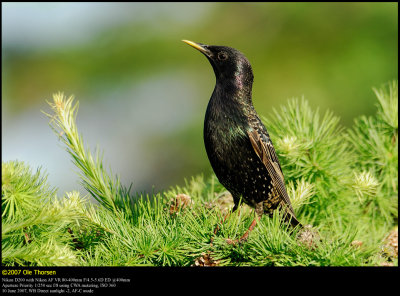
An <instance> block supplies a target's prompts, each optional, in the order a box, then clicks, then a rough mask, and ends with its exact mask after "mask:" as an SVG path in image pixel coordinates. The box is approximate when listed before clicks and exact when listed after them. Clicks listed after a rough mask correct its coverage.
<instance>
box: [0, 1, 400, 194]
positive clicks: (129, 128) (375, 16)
mask: <svg viewBox="0 0 400 296" xmlns="http://www.w3.org/2000/svg"><path fill="white" fill-rule="evenodd" d="M2 25H3V26H2V33H3V34H2V62H3V63H2V86H3V87H2V160H3V161H7V160H11V159H19V160H23V161H26V162H27V163H29V164H30V165H31V166H33V167H37V166H42V167H43V168H44V169H46V171H47V172H48V174H49V181H50V184H52V185H53V186H57V187H58V188H59V194H60V195H61V194H62V193H63V192H64V191H71V190H74V189H81V187H80V186H79V184H78V180H79V179H78V177H77V175H76V174H75V173H74V171H75V169H74V167H73V166H72V163H71V161H70V159H69V156H68V155H67V153H66V152H65V151H64V150H63V148H62V146H61V145H60V142H59V141H58V140H57V137H56V136H55V135H54V134H53V132H52V131H51V129H50V128H49V126H48V119H47V118H46V117H45V116H44V115H43V114H42V113H41V112H40V110H44V111H49V107H48V106H47V104H46V100H50V99H51V96H52V94H53V93H55V92H57V91H63V92H64V93H65V94H66V95H70V94H74V95H75V97H76V99H77V100H79V101H80V108H79V113H78V117H77V122H78V128H79V129H80V132H81V133H82V135H83V138H84V140H85V143H86V144H87V145H89V147H90V148H91V149H92V150H93V149H94V148H95V147H96V146H98V147H99V148H100V149H101V150H102V151H103V152H104V161H105V164H106V165H107V167H110V168H112V171H113V173H115V174H118V175H120V177H121V180H122V182H123V183H125V184H126V185H129V184H130V183H131V182H133V188H134V190H137V191H143V190H146V191H150V190H152V187H153V186H154V189H155V190H156V191H159V190H162V189H167V188H169V187H170V186H172V185H175V184H180V185H182V184H184V178H185V177H190V176H191V175H195V174H199V173H204V175H209V174H210V173H211V167H210V165H209V163H208V159H207V156H206V153H205V150H204V146H203V139H202V136H203V135H202V129H203V120H204V114H205V110H206V106H207V103H208V100H209V98H210V95H211V93H212V91H213V88H214V83H215V78H214V73H213V71H212V68H211V66H210V65H209V63H208V61H207V60H206V59H205V58H204V56H202V55H201V54H200V53H199V52H197V51H196V50H194V49H193V48H191V47H189V46H187V45H186V44H184V43H183V42H181V40H182V39H189V40H193V41H197V42H201V43H206V44H212V45H227V46H232V47H235V48H237V49H239V50H240V51H242V52H243V53H244V54H245V55H246V56H247V58H248V59H249V60H250V62H251V63H252V66H253V71H254V75H255V81H254V87H253V97H254V100H253V101H254V105H255V107H256V109H257V110H258V112H259V114H261V115H263V116H268V115H269V114H270V112H271V107H275V108H276V107H278V106H280V105H282V104H285V103H286V101H287V99H290V98H292V97H301V96H304V97H305V98H306V99H307V100H309V102H310V104H311V106H312V107H313V108H317V107H319V108H320V110H321V111H322V112H325V110H326V109H330V110H332V111H334V112H335V114H336V115H338V116H340V117H341V123H342V124H343V125H345V126H351V124H352V121H353V118H354V117H356V116H359V115H361V114H367V115H368V114H373V113H374V112H375V106H374V105H375V96H374V93H373V91H372V87H379V86H381V85H382V84H383V83H386V82H388V81H389V80H392V79H397V78H398V76H397V75H398V67H397V64H398V55H397V52H398V46H397V43H398V29H397V27H398V4H397V3H395V2H392V3H390V2H389V3H107V2H103V3H67V2H64V3H2ZM267 128H268V127H267Z"/></svg>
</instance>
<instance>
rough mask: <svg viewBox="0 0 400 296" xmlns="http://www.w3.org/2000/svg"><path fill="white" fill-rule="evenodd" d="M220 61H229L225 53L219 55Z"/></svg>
mask: <svg viewBox="0 0 400 296" xmlns="http://www.w3.org/2000/svg"><path fill="white" fill-rule="evenodd" d="M218 59H219V60H220V61H224V60H226V59H228V55H227V53H226V52H224V51H221V52H219V53H218Z"/></svg>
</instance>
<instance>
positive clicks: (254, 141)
mask: <svg viewBox="0 0 400 296" xmlns="http://www.w3.org/2000/svg"><path fill="white" fill-rule="evenodd" d="M247 134H248V136H249V138H250V142H251V145H252V146H253V149H254V151H255V152H256V154H257V156H258V157H259V158H260V160H261V161H262V162H263V164H264V165H265V167H266V168H267V170H268V173H269V175H270V176H271V178H272V181H273V183H274V186H276V188H277V190H278V192H279V195H280V196H281V197H282V199H283V201H284V202H285V204H286V205H287V206H288V210H289V212H290V213H291V214H292V216H293V217H296V216H295V214H294V211H293V208H292V204H291V203H290V199H289V195H288V194H287V192H286V187H285V179H284V177H283V173H282V170H281V167H280V164H279V161H278V157H277V155H276V153H275V149H274V147H273V146H272V144H271V143H270V142H265V141H263V140H262V139H261V137H260V135H259V133H258V132H257V131H256V130H254V129H252V130H251V131H248V132H247Z"/></svg>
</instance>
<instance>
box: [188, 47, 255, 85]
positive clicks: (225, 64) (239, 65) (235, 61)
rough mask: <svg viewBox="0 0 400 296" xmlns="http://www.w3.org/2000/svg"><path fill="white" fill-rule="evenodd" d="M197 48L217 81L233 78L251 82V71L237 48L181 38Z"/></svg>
mask: <svg viewBox="0 0 400 296" xmlns="http://www.w3.org/2000/svg"><path fill="white" fill-rule="evenodd" d="M182 41H183V42H185V43H187V44H189V45H190V46H192V47H194V48H196V49H197V50H199V51H200V52H201V53H202V54H204V55H205V56H206V57H207V59H208V60H209V61H210V63H211V65H212V67H213V69H214V72H215V76H216V78H217V81H219V80H220V81H222V80H224V81H227V80H230V79H234V80H235V81H237V82H238V83H246V84H249V85H250V87H251V84H252V82H253V71H252V69H251V65H250V63H249V61H248V60H247V58H246V57H245V56H244V55H243V54H242V53H241V52H240V51H238V50H237V49H234V48H232V47H228V46H216V45H206V44H202V43H196V42H193V41H189V40H182Z"/></svg>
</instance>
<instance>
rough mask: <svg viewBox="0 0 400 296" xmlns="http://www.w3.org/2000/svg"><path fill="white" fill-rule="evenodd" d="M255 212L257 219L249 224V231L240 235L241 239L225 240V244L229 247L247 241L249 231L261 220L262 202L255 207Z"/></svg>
mask: <svg viewBox="0 0 400 296" xmlns="http://www.w3.org/2000/svg"><path fill="white" fill-rule="evenodd" d="M255 212H256V214H257V217H256V218H254V220H253V222H251V224H250V227H249V229H247V231H246V232H245V233H244V234H243V235H242V237H241V238H240V239H238V240H237V239H235V240H231V239H229V238H228V239H227V240H226V242H227V243H228V244H229V245H236V244H237V243H243V242H245V241H246V240H247V238H248V237H249V234H250V231H252V230H253V229H254V227H255V226H256V225H257V222H258V220H260V219H261V216H262V214H263V212H264V209H263V202H260V203H258V204H257V205H256V209H255Z"/></svg>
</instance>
